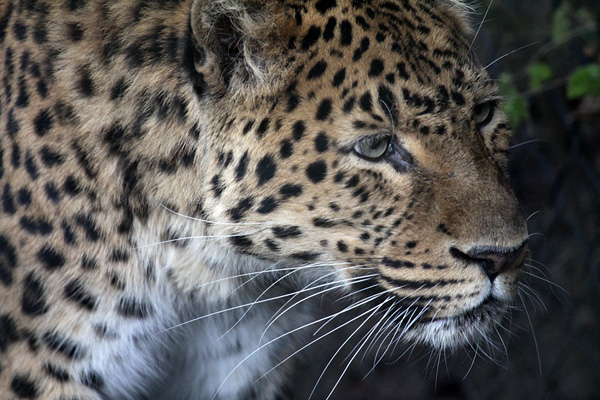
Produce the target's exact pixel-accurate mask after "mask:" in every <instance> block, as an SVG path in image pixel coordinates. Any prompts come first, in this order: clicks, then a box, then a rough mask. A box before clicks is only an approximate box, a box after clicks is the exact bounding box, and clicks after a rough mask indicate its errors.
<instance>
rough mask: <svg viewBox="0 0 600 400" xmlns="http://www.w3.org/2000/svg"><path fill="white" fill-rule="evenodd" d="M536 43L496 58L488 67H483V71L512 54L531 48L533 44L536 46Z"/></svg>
mask: <svg viewBox="0 0 600 400" xmlns="http://www.w3.org/2000/svg"><path fill="white" fill-rule="evenodd" d="M538 43H539V42H538V41H536V42H532V43H529V44H526V45H525V46H521V47H519V48H518V49H515V50H513V51H511V52H510V53H506V54H505V55H503V56H500V57H498V58H496V59H495V60H494V61H492V62H491V63H489V64H488V65H486V66H485V67H483V69H484V70H486V69H488V68H489V67H491V66H492V65H494V64H496V63H497V62H498V61H500V60H502V59H503V58H505V57H508V56H510V55H511V54H513V53H516V52H517V51H521V50H523V49H526V48H527V47H531V46H533V45H535V44H538Z"/></svg>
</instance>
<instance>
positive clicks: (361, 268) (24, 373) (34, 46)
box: [0, 0, 527, 400]
mask: <svg viewBox="0 0 600 400" xmlns="http://www.w3.org/2000/svg"><path fill="white" fill-rule="evenodd" d="M466 13H467V10H466V8H465V6H464V5H463V4H462V3H459V2H458V1H456V0H395V1H379V0H377V1H372V2H370V1H369V2H367V1H350V0H347V1H346V0H314V1H296V0H279V1H263V0H258V1H252V2H250V1H244V0H143V1H142V0H133V1H122V2H116V1H111V2H109V1H101V0H57V1H49V0H3V1H2V2H0V65H1V67H0V77H1V79H2V83H1V89H0V397H2V398H5V397H4V396H7V397H6V398H25V399H34V398H37V399H58V398H60V399H67V398H69V399H101V398H110V399H126V398H169V399H171V398H211V397H212V396H216V397H214V398H219V399H233V398H244V399H249V398H256V399H267V400H268V399H274V398H275V396H276V395H277V394H278V393H279V392H280V390H281V389H280V388H281V387H282V385H283V384H284V382H285V377H286V376H287V373H288V370H289V367H290V366H291V364H290V363H289V362H286V363H285V364H284V365H283V366H282V367H280V368H277V369H276V370H274V371H273V372H271V373H269V374H268V375H267V376H266V377H265V378H264V379H261V380H260V381H258V383H255V381H256V380H257V378H259V377H261V375H262V374H264V373H265V372H267V371H269V370H270V369H271V368H273V367H274V366H276V365H278V364H279V363H280V362H281V361H282V360H284V359H286V357H287V356H288V355H290V354H291V353H293V352H294V351H295V350H296V349H298V348H299V347H300V346H301V345H299V344H298V342H297V340H298V339H297V338H295V339H292V338H293V337H294V335H285V334H286V333H288V332H291V331H294V330H295V329H296V328H298V327H299V326H302V325H304V324H308V323H310V322H312V321H315V320H316V319H318V317H317V316H316V315H317V314H315V313H314V312H313V311H312V310H311V308H310V307H309V306H307V304H308V303H310V302H309V301H306V302H304V301H303V302H300V300H302V299H308V296H310V295H311V294H314V293H317V292H318V290H321V291H323V292H325V291H331V290H334V289H335V290H337V291H341V292H344V293H356V295H355V296H354V302H355V303H353V304H358V303H362V304H363V306H365V307H371V308H370V309H371V310H377V311H378V312H379V314H376V315H379V316H380V315H386V316H387V318H391V319H390V321H392V320H393V321H394V324H396V325H395V326H397V327H398V328H397V329H396V328H394V329H396V332H397V333H398V335H399V336H400V333H401V336H402V338H403V339H405V340H413V341H418V342H423V343H426V344H428V345H431V346H433V347H435V348H447V347H455V346H457V345H460V344H462V343H464V342H466V341H471V340H475V339H476V338H477V337H479V336H480V335H481V333H484V332H486V331H487V330H488V329H490V328H491V327H493V326H494V325H495V324H496V323H497V322H499V321H500V320H501V318H502V315H503V314H504V311H505V310H506V308H507V307H508V304H509V303H510V302H511V300H512V298H513V297H514V295H515V293H516V288H517V281H518V278H519V275H520V270H521V264H522V258H523V251H524V246H525V241H526V238H527V234H526V229H525V226H524V221H523V218H522V216H521V214H520V212H519V210H518V205H517V202H516V200H515V197H514V195H513V193H512V191H511V189H510V187H509V184H508V181H507V178H506V173H505V170H506V168H505V167H506V154H507V148H508V138H509V128H508V125H507V123H506V119H505V117H504V116H503V114H502V112H501V111H500V110H499V109H498V95H497V89H496V87H495V85H494V83H493V81H492V80H490V79H489V78H488V76H487V74H486V72H485V71H484V70H483V69H482V68H481V67H480V66H479V65H478V64H477V62H476V60H474V56H473V55H472V54H471V52H470V45H469V44H470V39H469V38H468V35H469V33H468V32H469V30H468V23H467V21H466ZM365 143H369V146H365V145H364V144H365ZM381 143H383V145H384V146H385V147H383V149H384V150H385V153H383V154H381V155H380V156H378V157H373V156H372V152H374V151H375V150H376V149H377V146H378V145H381ZM361 149H362V150H361ZM365 152H371V153H365ZM315 288H320V289H315ZM297 291H302V292H301V293H299V294H298V295H297V296H291V294H294V293H296V292H297ZM290 299H294V300H293V301H292V303H291V304H296V305H297V306H295V307H293V309H292V308H288V311H287V312H286V313H284V314H282V315H281V316H279V317H277V318H274V319H272V317H273V316H274V315H278V312H279V310H280V308H281V307H287V306H289V304H290V303H286V302H287V301H288V300H290ZM251 303H254V305H253V306H251V307H250V306H248V304H251ZM350 307H352V306H350ZM224 310H229V311H224ZM198 318H199V319H198ZM196 319H198V320H196ZM189 321H193V322H190V323H187V322H189ZM266 327H268V329H266V330H265V328H266ZM263 331H264V333H263ZM284 335H285V336H284ZM264 344H269V345H268V346H267V345H264ZM263 345H264V346H263ZM257 349H259V350H257Z"/></svg>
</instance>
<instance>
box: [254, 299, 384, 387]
mask: <svg viewBox="0 0 600 400" xmlns="http://www.w3.org/2000/svg"><path fill="white" fill-rule="evenodd" d="M379 296H381V293H378V295H377V297H379ZM374 299H375V298H373V299H371V300H374ZM381 305H382V304H380V305H379V306H374V307H372V308H370V309H368V310H366V311H365V312H363V313H361V314H359V315H357V316H356V317H354V318H352V319H350V320H349V321H347V322H345V323H343V324H341V325H338V326H337V327H335V328H334V329H332V330H331V331H329V332H327V333H325V334H323V335H322V336H319V337H317V338H316V339H313V340H312V341H311V342H309V343H307V344H305V345H304V346H302V347H301V348H299V349H298V350H296V351H294V352H293V353H292V354H290V355H289V356H287V357H286V358H284V359H283V360H281V361H280V362H279V363H277V364H276V365H274V366H273V367H272V368H271V369H269V370H268V371H267V372H265V373H264V374H262V375H261V376H260V377H259V378H258V379H257V380H256V382H258V381H259V380H261V379H262V378H264V377H265V376H267V375H268V374H269V373H271V372H272V371H274V370H275V369H276V368H277V367H279V366H280V365H282V364H283V363H285V362H286V361H288V360H289V359H290V358H292V357H294V356H295V355H296V354H298V353H300V352H301V351H302V350H304V349H306V348H307V347H309V346H311V345H313V344H314V343H316V342H318V341H319V340H321V339H323V338H325V337H327V336H329V335H330V334H332V333H333V332H336V331H337V330H339V329H342V328H343V327H344V326H346V325H348V324H351V323H352V322H354V321H356V320H357V319H359V318H361V317H363V316H364V315H365V314H368V313H370V312H371V311H372V310H373V308H375V307H380V306H381ZM356 307H358V306H356ZM356 307H355V306H354V305H353V306H352V307H350V308H347V309H344V310H342V311H340V312H337V313H335V314H333V315H330V316H327V317H323V318H320V319H318V320H316V321H313V322H310V323H308V324H306V325H304V326H303V327H301V328H304V327H306V326H310V325H313V324H315V323H319V322H322V321H323V320H326V319H332V318H335V317H336V316H338V315H340V314H341V313H344V312H347V311H349V310H351V309H354V308H356ZM295 330H298V328H296V329H295ZM295 330H294V331H295ZM294 331H291V332H294ZM289 333H290V332H288V333H286V334H284V335H281V336H280V337H283V336H286V335H288V334H289ZM280 337H278V338H275V339H273V340H271V341H270V342H268V343H265V344H263V345H262V346H261V347H259V349H261V348H263V347H264V346H266V345H268V344H269V343H272V342H273V341H275V340H277V339H279V338H280ZM257 350H258V349H257Z"/></svg>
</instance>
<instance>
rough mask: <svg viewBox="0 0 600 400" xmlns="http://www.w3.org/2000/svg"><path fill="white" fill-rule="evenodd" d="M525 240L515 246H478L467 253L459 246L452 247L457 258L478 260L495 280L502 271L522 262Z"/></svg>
mask: <svg viewBox="0 0 600 400" xmlns="http://www.w3.org/2000/svg"><path fill="white" fill-rule="evenodd" d="M525 244H526V243H525V242H524V243H523V244H521V245H520V246H518V247H515V248H506V247H490V246H476V247H473V248H471V249H470V250H469V251H468V252H467V253H463V252H462V251H460V250H458V249H457V248H452V249H450V253H451V254H452V256H454V257H455V258H458V259H460V260H462V261H465V262H471V263H473V262H476V263H477V264H479V266H480V267H481V268H482V269H483V271H484V272H485V273H486V275H487V276H488V278H489V279H490V280H491V281H493V280H494V279H496V277H497V276H498V275H500V274H501V273H503V272H505V271H507V270H509V269H511V268H512V267H513V266H514V265H515V264H516V263H517V262H518V263H521V261H522V257H523V254H524V252H525Z"/></svg>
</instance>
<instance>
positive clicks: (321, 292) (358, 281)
mask: <svg viewBox="0 0 600 400" xmlns="http://www.w3.org/2000/svg"><path fill="white" fill-rule="evenodd" d="M373 276H377V275H373ZM369 279H370V277H368V278H366V277H364V276H361V277H356V278H353V279H348V280H347V281H343V283H342V284H341V285H338V286H334V287H331V288H327V289H326V290H323V291H320V292H317V293H313V294H311V295H310V296H307V297H305V298H303V299H301V300H300V301H297V302H296V303H294V304H293V305H291V306H290V307H288V308H287V309H285V310H284V311H283V312H282V313H281V314H279V315H278V316H277V317H276V318H275V319H273V320H272V321H271V322H270V323H269V324H268V325H267V326H266V327H265V329H264V331H263V333H262V335H261V336H260V339H259V341H258V343H259V344H260V342H261V341H262V339H263V337H264V335H265V334H266V332H267V330H268V329H269V328H270V327H271V326H272V325H273V324H274V323H275V322H276V321H277V319H279V318H280V317H281V316H282V315H284V314H285V313H286V312H288V311H290V310H291V309H292V308H293V307H295V306H297V305H298V304H301V303H303V302H304V301H307V300H309V299H311V298H313V297H315V296H319V295H321V294H323V293H326V292H327V291H332V290H335V289H339V288H341V287H344V286H346V285H347V284H348V283H360V282H365V281H367V280H369ZM311 290H312V289H311ZM280 310H281V309H280Z"/></svg>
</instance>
